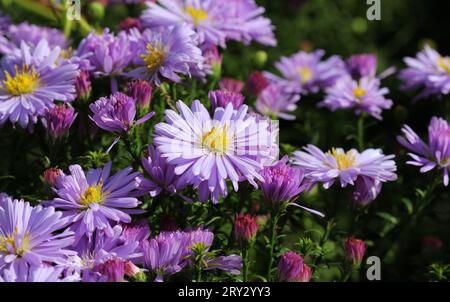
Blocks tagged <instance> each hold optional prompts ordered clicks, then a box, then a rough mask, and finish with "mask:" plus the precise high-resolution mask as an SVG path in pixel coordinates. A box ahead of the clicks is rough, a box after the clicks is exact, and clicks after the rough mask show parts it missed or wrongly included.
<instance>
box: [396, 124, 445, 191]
mask: <svg viewBox="0 0 450 302" xmlns="http://www.w3.org/2000/svg"><path fill="white" fill-rule="evenodd" d="M402 132H403V136H399V137H398V138H397V140H398V142H399V143H400V144H401V145H402V146H403V147H405V148H406V149H408V150H410V151H411V153H408V155H409V156H410V157H411V159H412V160H410V161H408V162H407V163H408V164H410V165H413V166H418V167H421V168H420V172H422V173H426V172H428V171H430V170H432V169H434V168H437V169H439V170H442V172H443V173H444V178H443V182H444V186H448V184H449V172H450V123H449V122H448V121H446V120H444V119H443V118H438V117H433V118H432V119H431V121H430V125H429V126H428V144H427V143H425V142H424V141H423V140H422V139H421V138H420V137H419V136H418V135H417V134H416V132H414V130H412V129H411V128H410V127H409V126H407V125H405V126H404V127H403V128H402Z"/></svg>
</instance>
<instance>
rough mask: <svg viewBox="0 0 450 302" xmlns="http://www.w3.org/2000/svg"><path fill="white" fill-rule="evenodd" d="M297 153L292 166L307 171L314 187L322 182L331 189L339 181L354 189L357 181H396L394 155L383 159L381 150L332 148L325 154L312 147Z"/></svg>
mask: <svg viewBox="0 0 450 302" xmlns="http://www.w3.org/2000/svg"><path fill="white" fill-rule="evenodd" d="M303 149H304V151H296V152H294V154H293V158H292V163H293V164H294V165H295V166H298V167H300V168H302V169H303V170H304V171H305V177H306V178H307V179H308V180H310V181H312V182H313V183H316V182H321V183H323V186H324V188H326V189H328V188H329V187H330V186H331V185H332V184H333V183H334V182H335V181H336V180H337V179H339V180H340V183H341V186H342V187H346V186H347V185H348V184H350V185H355V182H356V181H357V179H358V177H368V178H372V179H374V180H377V181H380V182H387V181H393V180H396V179H397V175H396V174H395V171H396V170H397V167H396V165H395V162H394V161H393V160H392V159H393V158H394V155H384V154H383V153H382V151H381V150H380V149H366V150H364V151H363V152H362V153H359V152H358V151H357V150H356V149H351V150H349V151H344V149H342V148H332V149H331V150H330V151H328V152H326V153H324V152H323V151H322V150H320V149H319V148H317V147H316V146H313V145H308V146H307V147H304V148H303Z"/></svg>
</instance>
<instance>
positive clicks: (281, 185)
mask: <svg viewBox="0 0 450 302" xmlns="http://www.w3.org/2000/svg"><path fill="white" fill-rule="evenodd" d="M288 160H289V158H288V157H287V156H284V157H283V158H282V159H281V160H279V161H277V162H275V163H274V164H273V165H271V166H267V167H264V169H262V171H261V172H260V173H261V175H262V177H263V181H262V182H261V192H262V195H263V197H264V199H265V200H266V202H268V203H273V204H290V205H295V206H297V207H299V208H302V209H304V210H307V211H309V212H311V213H313V214H316V215H319V216H322V217H323V216H324V215H323V214H322V213H320V212H318V211H315V210H312V209H309V208H307V207H304V206H300V205H298V204H296V203H294V201H295V200H296V199H297V198H298V197H299V195H300V193H301V192H303V191H305V190H307V189H308V188H309V187H310V186H311V184H310V183H309V182H307V181H306V180H305V179H304V171H303V170H302V169H300V168H297V167H291V166H289V165H288V164H287V162H288Z"/></svg>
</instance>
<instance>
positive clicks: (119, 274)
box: [97, 258, 125, 282]
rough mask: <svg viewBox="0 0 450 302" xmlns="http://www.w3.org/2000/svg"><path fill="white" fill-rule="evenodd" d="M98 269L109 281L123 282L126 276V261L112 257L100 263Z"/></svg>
mask: <svg viewBox="0 0 450 302" xmlns="http://www.w3.org/2000/svg"><path fill="white" fill-rule="evenodd" d="M97 270H98V271H99V272H100V273H101V274H102V275H103V276H104V277H105V278H106V280H107V281H108V282H123V281H124V276H125V261H124V260H122V259H120V258H112V259H109V260H108V261H106V262H105V263H102V264H100V265H98V267H97Z"/></svg>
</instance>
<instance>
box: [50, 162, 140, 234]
mask: <svg viewBox="0 0 450 302" xmlns="http://www.w3.org/2000/svg"><path fill="white" fill-rule="evenodd" d="M69 171H70V174H69V175H65V176H62V177H58V178H57V180H56V185H55V188H54V190H55V193H56V195H57V197H56V198H54V199H53V200H49V201H47V202H46V203H47V204H48V205H51V206H54V207H55V208H57V209H60V210H61V211H62V212H63V217H65V218H66V220H67V221H68V222H69V223H71V225H70V227H69V228H70V229H71V230H73V231H75V237H76V240H77V241H78V240H79V239H80V238H81V237H83V236H84V235H86V236H87V237H88V238H91V237H92V235H93V233H94V231H95V230H105V231H107V232H110V231H111V229H112V226H113V223H118V222H125V223H129V222H131V217H130V215H129V214H132V213H139V212H141V211H139V210H137V209H135V208H136V207H137V206H138V205H139V204H140V203H141V202H140V201H138V200H137V199H136V198H134V197H130V195H131V193H132V192H134V191H136V189H137V188H138V186H139V177H138V176H139V175H140V174H139V173H138V172H133V171H132V169H131V168H126V169H123V170H121V171H119V172H117V173H116V174H114V175H112V176H110V172H111V162H109V163H108V164H106V165H105V166H104V167H103V168H101V169H92V170H89V171H88V172H87V173H86V174H85V173H84V171H83V169H82V168H81V167H80V166H79V165H72V166H70V167H69Z"/></svg>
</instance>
